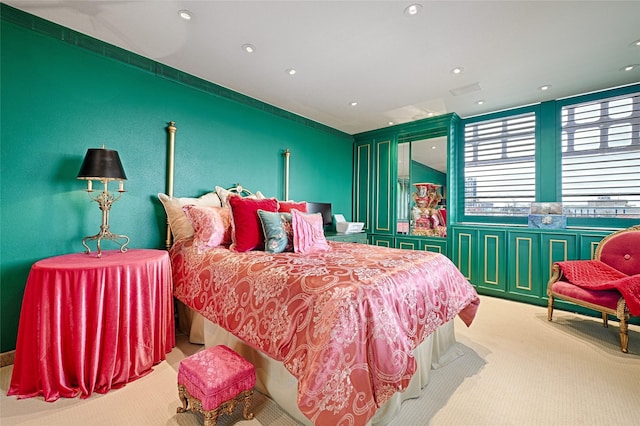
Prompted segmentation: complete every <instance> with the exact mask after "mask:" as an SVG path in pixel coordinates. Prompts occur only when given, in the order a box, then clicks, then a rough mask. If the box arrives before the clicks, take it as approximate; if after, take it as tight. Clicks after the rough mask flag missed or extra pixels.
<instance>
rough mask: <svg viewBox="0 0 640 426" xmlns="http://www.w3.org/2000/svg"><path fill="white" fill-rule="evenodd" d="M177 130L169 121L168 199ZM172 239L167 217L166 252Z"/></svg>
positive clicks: (171, 192)
mask: <svg viewBox="0 0 640 426" xmlns="http://www.w3.org/2000/svg"><path fill="white" fill-rule="evenodd" d="M177 130H178V128H177V127H176V122H175V121H170V122H169V125H168V126H167V133H168V134H169V140H168V143H167V187H166V194H167V195H168V196H169V197H173V176H174V166H175V157H176V152H175V144H176V131H177ZM171 244H172V237H171V225H169V218H168V217H167V239H166V240H165V247H166V248H167V250H169V248H171Z"/></svg>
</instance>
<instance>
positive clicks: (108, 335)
mask: <svg viewBox="0 0 640 426" xmlns="http://www.w3.org/2000/svg"><path fill="white" fill-rule="evenodd" d="M174 345H175V330H174V319H173V294H172V279H171V263H170V261H169V254H168V253H167V252H166V251H164V250H147V249H132V250H128V251H127V252H126V253H121V252H120V251H119V250H108V251H104V252H102V257H101V258H98V257H96V256H95V255H88V254H85V253H75V254H67V255H63V256H56V257H51V258H48V259H43V260H40V261H38V262H36V263H35V264H34V265H33V266H32V267H31V271H30V272H29V277H28V279H27V285H26V287H25V292H24V298H23V301H22V310H21V312H20V324H19V327H18V341H17V346H16V355H15V361H14V366H13V375H12V377H11V385H10V387H9V393H8V394H9V395H18V397H22V398H26V397H32V396H37V395H42V396H43V398H44V399H45V401H55V400H56V399H58V398H60V397H68V398H73V397H76V396H78V395H81V396H82V397H88V396H90V395H91V394H92V392H99V393H106V392H108V391H109V390H110V389H114V388H118V387H121V386H124V385H125V384H126V383H128V382H130V381H132V380H134V379H136V378H138V377H141V376H143V375H145V374H146V373H148V372H149V371H150V370H151V367H152V366H153V365H155V364H157V363H159V362H160V361H162V360H164V359H165V357H166V354H167V353H168V352H170V351H171V349H172V348H173V346H174Z"/></svg>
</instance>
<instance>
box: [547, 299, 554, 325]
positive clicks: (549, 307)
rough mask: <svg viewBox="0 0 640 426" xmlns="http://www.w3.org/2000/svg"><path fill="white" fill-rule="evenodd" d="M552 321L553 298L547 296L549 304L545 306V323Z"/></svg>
mask: <svg viewBox="0 0 640 426" xmlns="http://www.w3.org/2000/svg"><path fill="white" fill-rule="evenodd" d="M552 319H553V296H551V295H549V304H548V305H547V321H551V320H552Z"/></svg>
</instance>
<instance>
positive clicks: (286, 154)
mask: <svg viewBox="0 0 640 426" xmlns="http://www.w3.org/2000/svg"><path fill="white" fill-rule="evenodd" d="M177 131H178V128H177V127H176V122H175V121H170V122H169V125H168V126H167V135H168V140H167V182H166V191H165V193H166V194H167V195H168V196H169V197H170V198H173V197H174V194H173V189H174V174H175V144H176V132H177ZM282 156H283V158H284V200H285V201H288V200H289V159H290V157H291V151H289V148H287V149H285V150H284V151H283V152H282ZM227 191H229V192H233V193H236V194H239V195H241V196H243V197H246V196H249V195H254V194H253V193H252V192H251V191H249V190H248V189H246V188H244V187H242V185H240V184H239V183H237V184H236V186H234V187H232V188H229V189H227ZM255 195H261V194H258V193H256V194H255ZM172 244H173V237H172V234H171V225H170V223H169V218H168V217H167V230H166V240H165V246H166V248H167V250H168V249H169V248H171V245H172Z"/></svg>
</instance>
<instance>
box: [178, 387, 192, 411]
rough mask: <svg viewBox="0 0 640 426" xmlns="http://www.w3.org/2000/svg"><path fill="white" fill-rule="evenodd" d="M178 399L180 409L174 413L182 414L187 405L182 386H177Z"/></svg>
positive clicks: (184, 390)
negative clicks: (180, 403)
mask: <svg viewBox="0 0 640 426" xmlns="http://www.w3.org/2000/svg"><path fill="white" fill-rule="evenodd" d="M178 397H179V398H180V402H182V407H178V408H177V409H176V412H177V413H184V412H185V411H187V406H188V404H189V403H188V401H187V395H186V389H185V387H184V386H182V385H178Z"/></svg>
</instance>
